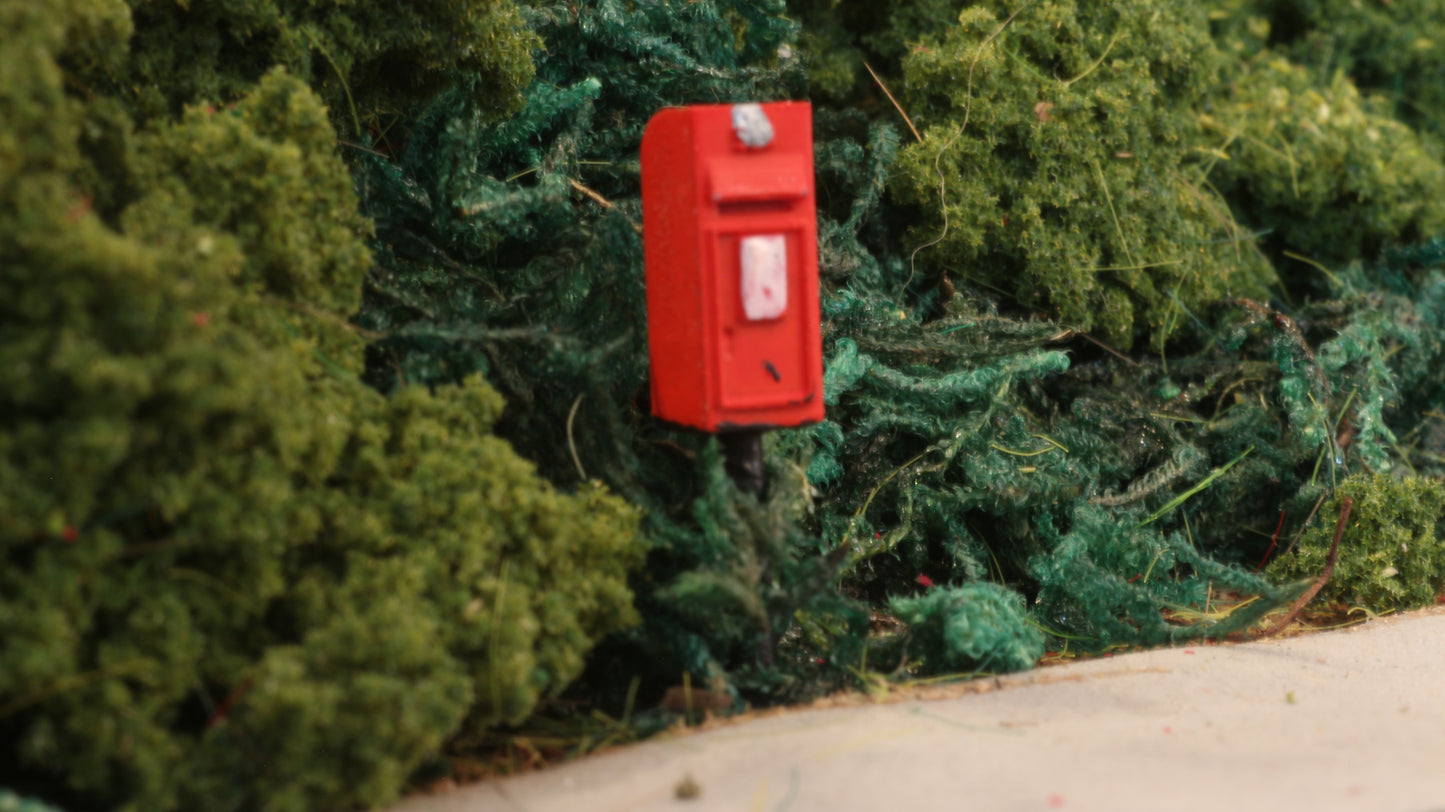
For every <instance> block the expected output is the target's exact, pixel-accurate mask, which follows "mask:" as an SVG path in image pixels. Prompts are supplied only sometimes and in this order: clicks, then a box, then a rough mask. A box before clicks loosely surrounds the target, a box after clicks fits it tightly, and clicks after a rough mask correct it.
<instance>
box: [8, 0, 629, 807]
mask: <svg viewBox="0 0 1445 812" xmlns="http://www.w3.org/2000/svg"><path fill="white" fill-rule="evenodd" d="M72 11H74V10H73V9H68V8H67V7H65V6H57V5H55V4H52V3H28V2H6V3H0V32H3V34H0V36H3V38H4V48H3V52H4V53H5V54H6V55H7V58H5V59H0V119H3V120H4V121H5V122H6V125H5V135H4V136H3V137H0V222H4V223H5V224H6V225H5V227H4V229H3V230H0V268H3V269H4V270H3V272H0V426H3V431H0V515H3V519H0V557H3V562H4V566H3V567H0V627H3V628H4V629H5V633H4V635H3V636H0V663H3V668H0V764H3V765H4V766H3V767H0V785H10V786H13V787H16V788H17V789H22V790H26V791H27V792H29V793H32V794H40V795H41V796H42V797H54V798H57V799H60V800H63V801H65V802H66V803H67V805H69V804H74V805H75V808H97V807H103V808H117V809H134V810H165V809H221V810H227V809H229V810H238V811H239V810H310V809H318V808H347V807H353V806H370V805H376V804H379V803H384V802H386V801H387V800H389V799H391V798H394V797H395V796H396V795H397V793H398V792H399V791H400V789H401V787H402V785H403V783H404V781H405V780H406V779H407V777H408V776H409V775H410V773H411V772H412V770H413V769H414V768H415V767H416V766H417V765H418V764H419V763H420V762H421V761H422V760H423V759H425V758H428V757H431V756H433V754H435V753H436V752H437V751H438V749H439V748H440V747H441V745H442V744H443V742H444V741H446V740H447V739H448V738H449V737H451V736H454V735H456V734H458V733H459V732H463V731H466V730H468V729H486V728H487V727H490V726H492V725H495V724H498V723H503V722H515V721H518V720H520V719H522V718H524V717H526V716H527V714H529V713H530V712H531V710H532V709H533V707H534V706H535V705H536V703H537V702H538V701H539V700H540V699H541V698H543V697H546V696H550V695H554V694H556V693H558V692H559V691H560V690H561V689H562V688H563V687H564V686H566V685H567V684H568V683H569V682H571V681H572V679H574V678H575V677H576V676H577V675H578V674H579V673H580V672H581V671H582V667H583V655H584V654H585V652H586V650H587V649H588V648H589V647H590V646H591V644H592V643H593V642H594V641H596V640H597V639H598V638H600V637H601V636H602V635H604V634H606V633H607V632H609V631H613V630H615V629H618V628H620V627H623V626H626V625H628V624H630V623H634V622H635V621H636V614H635V613H634V611H633V609H632V607H631V600H630V594H629V592H628V589H627V587H626V584H625V580H624V579H625V575H626V573H627V571H628V570H629V569H631V568H632V567H634V566H635V565H636V564H637V563H639V562H640V559H641V547H640V544H639V538H638V536H637V522H638V516H637V513H636V511H635V510H634V509H633V508H631V507H629V506H627V505H626V504H625V503H623V502H621V501H620V500H618V499H617V498H615V497H613V496H609V495H607V494H606V493H605V492H604V491H603V490H602V489H601V488H600V487H598V486H595V485H588V486H585V487H582V488H579V489H577V492H576V493H575V494H574V495H566V494H563V493H561V492H559V491H557V490H556V489H554V488H553V487H551V486H549V485H548V484H546V483H545V482H543V481H541V480H539V479H538V478H537V476H536V474H535V473H534V467H533V466H532V464H531V463H529V462H527V461H525V460H524V459H522V458H520V457H518V456H517V455H516V454H515V453H514V452H513V451H512V450H511V449H510V447H509V446H507V444H506V443H504V442H503V441H502V440H500V439H498V438H496V437H495V436H493V435H492V433H491V427H492V425H493V424H494V423H495V422H496V420H497V419H498V417H499V415H500V414H501V412H502V401H501V399H500V398H499V397H498V396H497V394H496V393H495V391H494V390H493V389H491V388H490V387H488V386H487V385H486V384H485V383H484V382H482V381H480V380H478V379H476V378H469V379H467V380H464V381H461V382H459V383H458V384H457V385H455V386H446V387H439V388H437V389H436V390H435V392H428V391H426V390H425V389H421V388H418V387H414V386H413V387H406V388H403V389H400V390H398V391H396V392H394V393H393V394H392V395H391V396H390V397H384V396H382V395H380V394H378V393H376V392H375V391H374V390H372V389H370V388H368V387H366V386H365V384H363V383H362V382H361V380H360V379H359V377H358V375H357V373H358V371H359V370H360V369H361V367H362V350H363V340H362V338H361V336H360V335H359V334H358V332H357V331H356V330H355V328H353V327H351V326H349V325H348V324H347V316H348V315H349V314H350V313H352V312H354V311H355V309H356V308H357V306H358V304H359V299H360V293H361V277H362V274H363V273H364V272H365V271H366V269H367V268H368V267H369V265H370V262H371V260H370V255H369V252H368V250H367V248H366V244H365V239H366V236H367V233H368V230H369V227H368V224H367V223H366V221H364V220H363V219H362V218H361V216H360V215H359V213H358V209H357V203H356V199H355V197H354V193H353V190H352V182H351V179H350V177H349V176H348V174H347V171H346V168H345V166H344V165H343V164H342V163H341V161H340V160H339V159H338V157H337V154H336V144H335V136H334V134H333V130H332V128H331V125H330V123H329V122H328V119H327V116H326V113H325V110H324V108H323V107H322V105H321V104H320V101H319V100H318V98H317V97H316V95H315V94H314V93H313V92H312V91H311V90H310V89H309V88H308V87H307V86H306V85H305V84H304V83H303V82H301V81H299V80H298V79H296V78H294V77H292V76H290V75H289V74H288V73H287V72H286V71H285V69H284V68H277V69H276V70H274V71H272V72H270V73H268V74H266V75H265V76H264V77H261V78H260V81H259V82H257V83H255V84H254V85H253V86H252V87H251V89H250V90H249V91H248V92H247V93H246V94H245V95H243V96H242V97H240V98H239V99H238V100H237V101H236V103H235V104H234V105H233V106H232V107H230V108H228V109H226V110H224V111H216V110H213V109H212V108H208V107H190V108H187V110H186V111H185V112H184V114H183V115H182V116H181V117H179V118H177V119H174V120H171V119H167V118H160V119H156V120H151V121H140V122H135V123H132V122H131V121H130V120H129V119H128V117H127V116H126V115H125V114H124V113H123V112H119V111H118V109H117V108H116V107H115V106H114V105H112V104H110V103H108V102H107V100H105V99H103V98H97V99H95V100H94V101H90V100H87V99H85V98H84V96H83V95H81V96H75V95H71V94H69V93H67V92H66V76H67V74H66V73H65V72H64V70H63V68H62V67H61V65H62V64H65V62H66V60H65V56H66V55H67V54H70V53H73V49H75V48H77V47H79V46H80V45H81V44H84V45H85V46H86V47H94V46H95V45H96V42H95V41H94V40H87V39H85V38H84V35H86V34H87V33H90V32H89V31H88V29H86V28H85V27H84V26H83V25H81V26H80V27H79V28H74V27H72V25H71V24H72V22H73V21H75V20H82V21H83V20H84V19H85V18H84V17H83V15H79V13H78V12H77V14H76V16H71V12H72ZM116 30H120V29H119V28H117V29H116ZM105 44H108V45H109V46H110V47H112V48H120V47H121V44H122V41H121V40H114V41H110V42H108V43H105ZM13 53H24V54H26V55H27V56H28V58H27V59H23V60H21V59H12V58H8V55H9V54H13ZM93 155H103V156H107V157H108V158H109V160H106V161H105V162H100V161H92V160H91V159H90V158H91V156H93ZM96 179H101V180H103V182H104V183H105V184H107V188H110V189H123V190H124V192H125V193H124V195H123V197H122V196H121V195H115V196H114V197H112V199H111V200H110V201H109V205H108V206H107V207H106V208H105V209H104V210H102V209H101V208H99V207H97V206H96V205H95V203H94V202H93V198H92V197H91V193H92V190H91V188H90V187H89V186H88V183H89V182H91V181H93V180H96Z"/></svg>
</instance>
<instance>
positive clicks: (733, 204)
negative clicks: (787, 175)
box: [717, 200, 793, 215]
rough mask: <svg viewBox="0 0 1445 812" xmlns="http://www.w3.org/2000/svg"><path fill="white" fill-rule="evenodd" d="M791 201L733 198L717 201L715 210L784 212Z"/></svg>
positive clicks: (790, 208) (745, 212) (750, 212)
mask: <svg viewBox="0 0 1445 812" xmlns="http://www.w3.org/2000/svg"><path fill="white" fill-rule="evenodd" d="M792 208H793V201H791V200H734V201H730V202H727V203H719V204H718V207H717V210H718V213H719V214H724V215H738V214H784V213H786V212H789V211H791V210H792Z"/></svg>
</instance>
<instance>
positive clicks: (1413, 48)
mask: <svg viewBox="0 0 1445 812" xmlns="http://www.w3.org/2000/svg"><path fill="white" fill-rule="evenodd" d="M1213 5H1214V8H1213V9H1212V10H1211V15H1210V18H1211V20H1212V21H1213V22H1214V25H1215V27H1216V29H1217V30H1218V31H1220V32H1221V33H1222V34H1223V35H1224V36H1226V37H1228V38H1229V39H1230V40H1233V41H1236V42H1237V43H1238V45H1237V46H1236V49H1237V51H1238V52H1240V53H1245V54H1252V53H1255V52H1256V51H1258V50H1260V48H1262V47H1268V48H1270V49H1272V50H1274V51H1276V52H1278V53H1280V54H1283V55H1286V56H1288V57H1289V58H1290V59H1292V60H1293V61H1295V62H1297V63H1299V64H1301V65H1305V66H1308V67H1309V68H1310V69H1312V70H1315V71H1318V73H1319V74H1320V75H1322V76H1330V75H1332V74H1334V73H1335V72H1340V73H1343V74H1345V75H1347V76H1349V77H1350V78H1351V79H1352V80H1353V81H1354V82H1355V83H1356V84H1357V85H1358V86H1359V87H1360V88H1361V90H1363V91H1364V92H1365V93H1366V94H1367V95H1369V96H1373V97H1374V98H1376V99H1377V100H1379V101H1381V102H1383V103H1384V104H1385V105H1386V109H1387V110H1388V111H1389V112H1390V114H1391V115H1394V116H1397V117H1399V118H1400V119H1401V120H1402V121H1404V122H1406V123H1408V124H1410V125H1411V126H1413V127H1417V128H1419V129H1420V130H1422V131H1425V132H1429V133H1431V134H1433V135H1434V136H1436V137H1439V136H1442V135H1445V86H1442V85H1441V83H1440V81H1439V77H1440V76H1441V75H1442V73H1445V48H1441V45H1442V44H1445V8H1442V7H1441V5H1440V4H1439V3H1437V2H1434V0H1391V2H1389V3H1361V2H1355V0H1215V2H1214V3H1213Z"/></svg>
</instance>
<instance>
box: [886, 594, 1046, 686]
mask: <svg viewBox="0 0 1445 812" xmlns="http://www.w3.org/2000/svg"><path fill="white" fill-rule="evenodd" d="M889 606H890V608H891V609H892V610H893V612H894V614H896V615H897V616H898V619H899V620H902V621H903V622H904V623H907V624H908V633H909V635H910V640H909V651H910V653H912V654H914V655H916V656H919V657H922V658H923V659H924V661H926V662H927V664H928V669H929V670H930V671H934V672H939V671H994V672H1006V671H1023V670H1025V669H1028V668H1032V667H1033V666H1034V663H1036V662H1038V659H1039V658H1040V657H1042V656H1043V654H1044V633H1043V632H1042V631H1040V630H1039V629H1038V628H1036V627H1035V626H1033V625H1031V624H1030V622H1029V617H1028V611H1027V610H1026V609H1025V607H1024V600H1023V596H1022V595H1019V594H1018V593H1017V592H1014V591H1012V590H1009V589H1006V588H1004V587H1002V586H999V585H998V584H992V583H988V582H986V581H985V582H977V583H970V584H964V585H963V586H956V587H940V588H936V589H931V590H929V591H928V592H927V593H925V594H923V595H920V596H918V597H916V598H894V599H893V600H892V601H891V602H890V604H889Z"/></svg>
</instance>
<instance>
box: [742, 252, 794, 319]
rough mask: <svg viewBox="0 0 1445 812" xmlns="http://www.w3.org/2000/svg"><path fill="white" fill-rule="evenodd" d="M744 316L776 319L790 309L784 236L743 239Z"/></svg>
mask: <svg viewBox="0 0 1445 812" xmlns="http://www.w3.org/2000/svg"><path fill="white" fill-rule="evenodd" d="M741 251H742V267H743V274H742V276H743V313H744V314H745V315H746V316H747V317H748V320H749V321H762V320H763V319H776V318H777V317H779V316H781V315H783V311H785V310H787V309H788V243H787V239H786V238H785V237H784V236H783V235H782V234H769V235H767V236H758V237H744V238H743V239H742V249H741Z"/></svg>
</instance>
